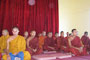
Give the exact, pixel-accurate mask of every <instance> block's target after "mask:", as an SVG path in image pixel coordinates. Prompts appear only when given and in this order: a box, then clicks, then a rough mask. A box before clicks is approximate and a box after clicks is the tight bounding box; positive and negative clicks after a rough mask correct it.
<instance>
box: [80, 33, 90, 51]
mask: <svg viewBox="0 0 90 60" xmlns="http://www.w3.org/2000/svg"><path fill="white" fill-rule="evenodd" d="M81 40H82V43H83V44H84V46H85V47H86V50H87V51H90V46H89V41H90V39H89V37H88V32H84V35H83V36H82V37H81Z"/></svg>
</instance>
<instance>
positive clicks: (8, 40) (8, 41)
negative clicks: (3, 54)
mask: <svg viewBox="0 0 90 60" xmlns="http://www.w3.org/2000/svg"><path fill="white" fill-rule="evenodd" d="M12 38H13V37H12V36H11V37H10V38H8V39H7V53H8V50H9V43H10V41H11V40H12Z"/></svg>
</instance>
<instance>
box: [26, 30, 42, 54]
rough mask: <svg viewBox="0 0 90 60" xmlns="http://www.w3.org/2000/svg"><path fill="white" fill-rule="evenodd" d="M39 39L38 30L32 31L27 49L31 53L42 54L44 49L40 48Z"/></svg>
mask: <svg viewBox="0 0 90 60" xmlns="http://www.w3.org/2000/svg"><path fill="white" fill-rule="evenodd" d="M38 42H39V40H38V38H37V37H36V31H34V30H33V31H31V33H30V37H29V38H28V39H27V51H29V53H30V54H31V55H37V54H41V53H42V52H43V51H42V49H40V48H39V43H38Z"/></svg>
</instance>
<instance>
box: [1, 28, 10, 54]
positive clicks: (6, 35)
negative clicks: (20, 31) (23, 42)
mask: <svg viewBox="0 0 90 60" xmlns="http://www.w3.org/2000/svg"><path fill="white" fill-rule="evenodd" d="M8 38H9V32H8V30H7V29H4V30H2V36H1V37H0V48H1V50H0V53H4V52H5V51H6V47H7V45H6V43H7V39H8Z"/></svg>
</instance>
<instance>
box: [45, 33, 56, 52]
mask: <svg viewBox="0 0 90 60" xmlns="http://www.w3.org/2000/svg"><path fill="white" fill-rule="evenodd" d="M44 50H45V51H54V50H56V49H55V42H54V39H53V37H52V32H49V33H48V36H47V38H46V39H45V41H44Z"/></svg>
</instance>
